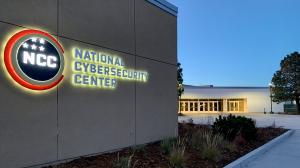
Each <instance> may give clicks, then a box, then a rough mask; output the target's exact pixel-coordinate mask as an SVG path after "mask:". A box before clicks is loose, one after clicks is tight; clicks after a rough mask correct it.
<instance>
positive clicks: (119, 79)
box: [0, 0, 178, 168]
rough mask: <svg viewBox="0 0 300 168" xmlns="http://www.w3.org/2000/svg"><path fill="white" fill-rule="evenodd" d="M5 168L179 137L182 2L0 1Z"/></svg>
mask: <svg viewBox="0 0 300 168" xmlns="http://www.w3.org/2000/svg"><path fill="white" fill-rule="evenodd" d="M0 4H1V5H0V44H1V50H0V51H1V54H0V55H1V57H0V62H1V64H0V69H1V71H0V81H1V82H0V107H1V109H0V156H1V157H0V167H1V168H2V167H3V168H18V167H28V166H39V165H43V164H49V163H54V162H57V161H63V160H67V159H73V158H77V157H81V156H87V155H94V154H98V153H103V152H107V151H111V150H117V149H121V148H124V147H128V146H133V145H138V144H144V143H148V142H152V141H156V140H161V139H164V138H167V137H174V136H177V113H176V111H178V109H177V94H176V75H177V74H176V69H177V66H176V64H177V16H176V13H177V8H176V7H174V6H172V5H171V4H169V3H167V2H166V1H164V0H149V1H148V0H89V1H86V0H43V1H40V0H26V1H24V0H0Z"/></svg>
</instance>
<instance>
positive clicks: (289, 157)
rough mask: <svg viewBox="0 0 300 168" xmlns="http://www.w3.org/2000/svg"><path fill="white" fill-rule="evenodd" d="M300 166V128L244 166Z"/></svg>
mask: <svg viewBox="0 0 300 168" xmlns="http://www.w3.org/2000/svg"><path fill="white" fill-rule="evenodd" d="M299 167H300V130H295V131H294V133H293V134H292V135H291V136H290V137H288V138H287V139H285V140H284V141H283V142H280V143H278V144H276V145H275V146H273V147H272V148H271V149H270V150H269V151H267V152H266V153H264V154H263V155H261V156H260V157H258V158H255V159H254V160H252V161H251V162H250V163H248V164H247V165H245V168H299Z"/></svg>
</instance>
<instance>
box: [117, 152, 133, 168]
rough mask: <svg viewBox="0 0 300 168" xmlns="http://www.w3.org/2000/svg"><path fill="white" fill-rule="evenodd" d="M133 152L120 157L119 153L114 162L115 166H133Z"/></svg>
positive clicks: (124, 167)
mask: <svg viewBox="0 0 300 168" xmlns="http://www.w3.org/2000/svg"><path fill="white" fill-rule="evenodd" d="M133 156H134V153H132V155H130V156H126V157H120V156H119V153H118V156H117V159H116V160H115V162H114V167H115V168H134V167H135V164H136V162H137V161H135V162H134V163H133V164H132V161H133V160H132V159H133Z"/></svg>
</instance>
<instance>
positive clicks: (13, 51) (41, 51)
mask: <svg viewBox="0 0 300 168" xmlns="http://www.w3.org/2000/svg"><path fill="white" fill-rule="evenodd" d="M63 53H64V50H63V48H62V46H61V45H60V44H59V43H58V41H57V40H56V39H55V38H54V37H52V36H51V35H50V34H48V33H46V32H43V31H40V30H23V31H20V32H18V33H16V34H15V35H13V36H12V37H11V38H10V39H9V40H8V42H7V44H6V46H5V49H4V63H5V66H6V69H7V71H8V73H9V74H10V76H11V77H12V78H13V79H14V80H15V81H16V82H17V83H19V84H20V85H22V86H23V87H25V88H28V89H32V90H48V89H51V88H53V87H54V86H56V85H58V83H60V81H62V79H63V77H64V76H63V69H64V56H63Z"/></svg>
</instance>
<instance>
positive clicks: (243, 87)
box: [183, 85, 269, 89]
mask: <svg viewBox="0 0 300 168" xmlns="http://www.w3.org/2000/svg"><path fill="white" fill-rule="evenodd" d="M183 87H190V88H195V89H269V87H265V86H212V85H208V86H193V85H183Z"/></svg>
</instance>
